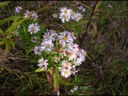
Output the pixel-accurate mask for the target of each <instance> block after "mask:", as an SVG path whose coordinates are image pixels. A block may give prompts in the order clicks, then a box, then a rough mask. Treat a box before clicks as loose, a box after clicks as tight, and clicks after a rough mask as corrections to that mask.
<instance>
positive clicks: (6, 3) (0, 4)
mask: <svg viewBox="0 0 128 96" xmlns="http://www.w3.org/2000/svg"><path fill="white" fill-rule="evenodd" d="M9 3H10V1H6V2H1V3H0V7H3V6H7V5H8V4H9Z"/></svg>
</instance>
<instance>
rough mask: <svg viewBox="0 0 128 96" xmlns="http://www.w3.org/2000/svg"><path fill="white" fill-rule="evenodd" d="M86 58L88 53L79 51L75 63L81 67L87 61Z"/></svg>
mask: <svg viewBox="0 0 128 96" xmlns="http://www.w3.org/2000/svg"><path fill="white" fill-rule="evenodd" d="M85 56H86V52H85V51H84V50H83V49H82V50H79V52H78V55H77V59H76V61H75V62H74V63H75V64H76V65H78V66H79V65H80V64H81V63H82V62H83V61H84V60H85Z"/></svg>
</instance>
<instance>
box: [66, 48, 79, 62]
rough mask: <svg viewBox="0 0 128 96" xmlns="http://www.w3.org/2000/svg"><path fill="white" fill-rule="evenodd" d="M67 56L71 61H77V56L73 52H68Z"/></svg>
mask: <svg viewBox="0 0 128 96" xmlns="http://www.w3.org/2000/svg"><path fill="white" fill-rule="evenodd" d="M65 53H66V56H67V57H68V58H69V61H71V60H73V59H76V56H77V55H76V54H75V52H73V51H70V50H67V51H66V52H65Z"/></svg>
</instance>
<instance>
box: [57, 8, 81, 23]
mask: <svg viewBox="0 0 128 96" xmlns="http://www.w3.org/2000/svg"><path fill="white" fill-rule="evenodd" d="M59 18H60V19H61V21H62V22H63V23H64V22H65V21H66V22H69V21H70V19H72V20H75V21H77V22H78V21H79V20H80V19H82V18H83V17H82V15H81V14H80V13H78V12H77V13H76V12H74V11H73V10H72V9H67V8H66V7H64V8H61V9H60V14H59Z"/></svg>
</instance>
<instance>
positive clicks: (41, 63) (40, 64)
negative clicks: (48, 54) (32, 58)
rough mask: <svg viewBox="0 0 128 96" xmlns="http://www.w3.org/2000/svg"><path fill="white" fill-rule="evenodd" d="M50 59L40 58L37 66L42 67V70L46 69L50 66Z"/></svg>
mask: <svg viewBox="0 0 128 96" xmlns="http://www.w3.org/2000/svg"><path fill="white" fill-rule="evenodd" d="M47 62H48V60H44V58H41V59H39V61H38V64H37V66H39V67H40V68H42V70H46V69H47V66H48V63H47Z"/></svg>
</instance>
